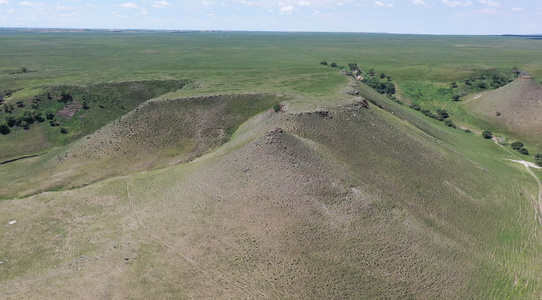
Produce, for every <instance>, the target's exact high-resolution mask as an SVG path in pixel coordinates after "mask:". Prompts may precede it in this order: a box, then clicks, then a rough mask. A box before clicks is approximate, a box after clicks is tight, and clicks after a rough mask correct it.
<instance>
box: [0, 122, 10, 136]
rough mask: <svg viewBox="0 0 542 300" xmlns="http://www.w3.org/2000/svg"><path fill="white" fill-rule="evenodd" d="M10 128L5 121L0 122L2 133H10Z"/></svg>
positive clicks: (0, 131)
mask: <svg viewBox="0 0 542 300" xmlns="http://www.w3.org/2000/svg"><path fill="white" fill-rule="evenodd" d="M10 132H11V130H10V129H9V126H8V125H7V124H6V123H2V124H0V133H1V134H3V135H6V134H8V133H10Z"/></svg>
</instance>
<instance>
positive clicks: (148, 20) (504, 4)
mask: <svg viewBox="0 0 542 300" xmlns="http://www.w3.org/2000/svg"><path fill="white" fill-rule="evenodd" d="M0 27H39V28H104V29H129V28H131V29H179V30H250V31H253V30H257V31H259V30H264V31H347V32H389V33H416V34H417V33H427V34H507V33H511V34H540V33H542V0H379V1H374V0H368V1H365V0H226V1H218V0H189V1H175V0H158V1H156V0H152V1H151V0H127V1H85V0H57V1H48V0H41V1H40V0H36V1H32V0H30V1H15V0H0Z"/></svg>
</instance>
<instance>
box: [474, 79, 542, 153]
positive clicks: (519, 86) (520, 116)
mask: <svg viewBox="0 0 542 300" xmlns="http://www.w3.org/2000/svg"><path fill="white" fill-rule="evenodd" d="M464 106H465V108H466V109H467V111H469V112H471V113H472V114H474V115H475V116H476V117H477V118H479V119H481V120H483V121H485V122H486V123H487V124H489V126H491V127H493V128H495V129H496V130H498V131H500V132H502V133H505V134H507V135H510V136H511V137H514V138H516V139H520V140H522V141H525V142H527V143H529V144H531V145H534V146H536V147H537V148H539V149H540V148H541V147H542V144H541V142H540V140H541V139H542V133H541V132H540V130H539V129H538V128H539V127H540V124H541V122H542V84H540V83H539V82H537V81H536V80H534V79H533V78H532V77H523V78H518V79H517V80H515V81H514V82H513V83H511V84H508V85H506V86H504V87H502V88H500V89H497V90H494V91H490V92H487V93H484V94H482V95H480V96H477V98H476V99H473V100H471V101H469V102H467V103H465V105H464Z"/></svg>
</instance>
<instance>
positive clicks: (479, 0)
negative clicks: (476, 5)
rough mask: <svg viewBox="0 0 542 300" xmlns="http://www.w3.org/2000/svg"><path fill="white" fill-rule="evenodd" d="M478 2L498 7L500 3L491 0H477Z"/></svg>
mask: <svg viewBox="0 0 542 300" xmlns="http://www.w3.org/2000/svg"><path fill="white" fill-rule="evenodd" d="M478 2H480V3H482V4H485V5H487V6H489V7H500V6H501V4H500V3H499V2H495V1H491V0H478Z"/></svg>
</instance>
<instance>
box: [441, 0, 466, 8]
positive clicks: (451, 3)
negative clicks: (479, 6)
mask: <svg viewBox="0 0 542 300" xmlns="http://www.w3.org/2000/svg"><path fill="white" fill-rule="evenodd" d="M442 3H444V4H446V5H448V6H451V7H456V6H469V5H472V2H470V1H450V0H442Z"/></svg>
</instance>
